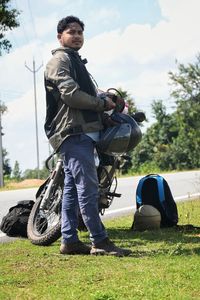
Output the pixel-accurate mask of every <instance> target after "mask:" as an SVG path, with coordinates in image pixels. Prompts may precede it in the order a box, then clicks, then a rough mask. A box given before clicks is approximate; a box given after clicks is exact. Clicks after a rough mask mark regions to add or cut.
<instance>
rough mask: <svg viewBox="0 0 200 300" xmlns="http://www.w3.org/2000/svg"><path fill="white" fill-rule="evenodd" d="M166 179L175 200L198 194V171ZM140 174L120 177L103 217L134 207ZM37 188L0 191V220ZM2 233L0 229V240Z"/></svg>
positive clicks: (33, 194)
mask: <svg viewBox="0 0 200 300" xmlns="http://www.w3.org/2000/svg"><path fill="white" fill-rule="evenodd" d="M162 176H163V177H164V178H165V179H166V180H167V182H168V184H169V186H170V188H171V191H172V194H173V196H174V198H175V200H176V201H180V200H184V199H189V198H191V197H194V196H198V195H200V171H188V172H179V173H168V174H162ZM140 178H141V176H134V177H127V178H120V179H119V180H118V188H117V192H118V193H121V194H122V196H121V198H115V199H114V201H113V203H112V205H111V207H110V208H109V209H107V210H106V213H105V215H104V217H103V218H104V219H105V218H110V217H113V216H117V215H121V214H126V213H127V212H130V211H133V212H134V209H135V192H136V188H137V184H138V181H139V179H140ZM36 191H37V189H25V190H15V191H7V192H0V222H1V219H2V217H3V216H4V215H5V214H6V213H7V212H8V209H9V208H10V207H11V206H13V205H15V204H16V203H17V202H18V201H19V200H35V194H36ZM2 236H3V234H2V232H1V231H0V241H1V238H2Z"/></svg>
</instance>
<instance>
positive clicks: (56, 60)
mask: <svg viewBox="0 0 200 300" xmlns="http://www.w3.org/2000/svg"><path fill="white" fill-rule="evenodd" d="M45 77H46V79H47V80H49V81H51V82H52V83H53V84H55V85H56V87H57V88H58V90H59V92H60V94H61V99H62V101H63V102H64V103H65V104H67V105H68V106H70V107H72V108H77V109H89V110H93V111H104V109H105V108H104V101H103V100H102V99H101V98H99V97H94V96H91V95H89V94H87V93H85V92H83V91H82V90H80V87H79V85H78V83H77V82H75V81H74V79H73V78H72V77H71V76H70V60H69V58H68V57H67V54H65V53H63V57H56V56H54V57H53V58H52V59H51V60H50V62H49V63H48V64H47V67H46V70H45Z"/></svg>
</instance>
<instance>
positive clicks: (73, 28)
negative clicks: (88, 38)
mask: <svg viewBox="0 0 200 300" xmlns="http://www.w3.org/2000/svg"><path fill="white" fill-rule="evenodd" d="M57 37H58V40H59V41H60V44H61V45H62V46H63V47H69V48H72V49H74V50H79V49H80V48H81V47H82V46H83V42H84V37H83V30H82V28H81V26H80V25H79V24H78V23H70V24H69V25H68V27H67V28H66V29H65V30H64V31H63V32H62V33H58V35H57Z"/></svg>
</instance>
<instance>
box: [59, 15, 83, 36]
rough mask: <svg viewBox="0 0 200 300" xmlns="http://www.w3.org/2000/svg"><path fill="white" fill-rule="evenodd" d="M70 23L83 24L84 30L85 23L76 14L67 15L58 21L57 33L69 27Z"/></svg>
mask: <svg viewBox="0 0 200 300" xmlns="http://www.w3.org/2000/svg"><path fill="white" fill-rule="evenodd" d="M70 23H78V24H79V25H80V26H81V28H82V30H84V27H85V24H84V23H83V22H82V21H81V20H80V19H79V18H77V17H74V16H67V17H65V18H63V19H61V20H60V21H59V22H58V25H57V33H62V32H63V31H64V30H65V29H67V28H68V27H69V24H70Z"/></svg>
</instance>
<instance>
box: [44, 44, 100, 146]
mask: <svg viewBox="0 0 200 300" xmlns="http://www.w3.org/2000/svg"><path fill="white" fill-rule="evenodd" d="M52 54H53V57H52V58H51V60H50V61H49V62H48V63H47V66H46V70H45V89H46V107H47V111H46V121H45V131H46V135H47V137H48V138H49V142H50V144H51V145H52V147H53V148H54V149H55V150H57V149H58V148H59V147H60V145H61V144H62V142H63V141H64V140H65V139H66V138H67V137H68V136H69V135H71V134H79V133H81V132H84V133H89V132H95V131H99V130H101V129H102V128H103V126H102V121H101V112H103V111H104V110H105V106H104V104H105V103H104V101H103V100H102V99H101V98H100V97H97V95H96V91H95V88H94V84H93V83H92V80H91V79H90V76H89V75H88V72H87V70H86V68H85V66H84V63H83V61H81V59H80V57H79V56H78V53H77V52H76V51H74V50H72V49H70V48H64V47H61V48H58V49H56V50H54V51H52ZM72 58H73V59H72ZM76 60H77V61H76ZM73 61H74V62H75V65H74V64H73ZM76 65H77V66H78V67H76ZM80 70H82V71H81V72H82V73H81V77H80V76H77V75H76V74H77V72H79V71H80ZM85 78H86V79H85ZM84 80H85V83H84ZM78 81H79V82H78ZM80 85H81V87H80ZM88 86H89V90H88ZM84 90H85V91H87V92H85V91H84ZM90 90H91V92H90ZM88 91H89V92H88ZM94 91H95V92H94ZM87 116H88V117H87Z"/></svg>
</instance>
